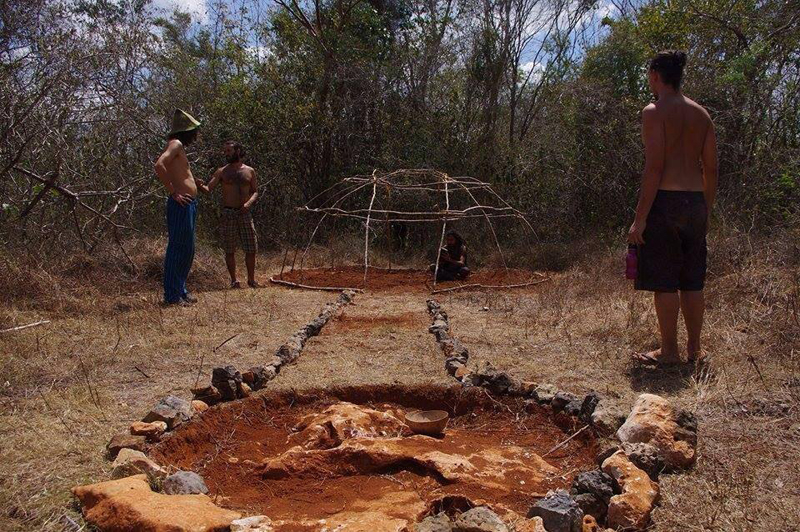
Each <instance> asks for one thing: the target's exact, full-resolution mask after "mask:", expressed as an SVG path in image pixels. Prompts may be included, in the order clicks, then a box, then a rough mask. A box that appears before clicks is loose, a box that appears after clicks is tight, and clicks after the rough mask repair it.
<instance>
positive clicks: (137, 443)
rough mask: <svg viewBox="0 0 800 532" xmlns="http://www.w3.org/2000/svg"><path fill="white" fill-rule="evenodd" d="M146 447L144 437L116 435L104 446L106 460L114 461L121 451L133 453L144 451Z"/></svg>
mask: <svg viewBox="0 0 800 532" xmlns="http://www.w3.org/2000/svg"><path fill="white" fill-rule="evenodd" d="M146 446H147V440H146V439H145V437H144V436H134V435H132V434H117V435H116V436H114V437H113V438H111V441H110V442H108V445H107V446H106V451H107V452H108V458H109V459H110V460H114V459H115V458H116V457H117V455H118V454H119V452H120V451H121V450H122V449H133V450H135V451H144V450H145V447H146Z"/></svg>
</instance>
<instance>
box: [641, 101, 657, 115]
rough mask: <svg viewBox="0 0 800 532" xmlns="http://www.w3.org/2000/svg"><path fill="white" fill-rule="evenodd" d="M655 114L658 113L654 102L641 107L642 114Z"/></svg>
mask: <svg viewBox="0 0 800 532" xmlns="http://www.w3.org/2000/svg"><path fill="white" fill-rule="evenodd" d="M656 114H658V106H657V105H656V102H652V103H649V104H647V105H646V106H645V107H644V109H642V116H655V115H656Z"/></svg>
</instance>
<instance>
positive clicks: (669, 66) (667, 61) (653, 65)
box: [650, 50, 686, 90]
mask: <svg viewBox="0 0 800 532" xmlns="http://www.w3.org/2000/svg"><path fill="white" fill-rule="evenodd" d="M684 65H686V52H682V51H680V50H664V51H663V52H658V53H657V54H656V56H655V57H654V58H652V59H651V60H650V70H655V71H656V72H658V75H659V76H661V79H662V81H663V82H664V83H666V84H667V85H671V86H672V87H673V88H674V89H675V90H679V89H680V88H681V81H682V80H683V67H684Z"/></svg>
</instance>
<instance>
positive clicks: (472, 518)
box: [453, 506, 508, 532]
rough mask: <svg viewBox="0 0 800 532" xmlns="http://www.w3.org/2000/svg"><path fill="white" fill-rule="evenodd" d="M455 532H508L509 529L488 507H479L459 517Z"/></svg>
mask: <svg viewBox="0 0 800 532" xmlns="http://www.w3.org/2000/svg"><path fill="white" fill-rule="evenodd" d="M453 530H454V531H457V532H508V527H507V526H506V524H505V523H503V520H502V519H500V518H499V517H498V516H497V514H496V513H494V512H493V511H491V510H490V509H489V508H488V507H486V506H477V507H475V508H473V509H471V510H468V511H466V512H464V513H463V514H461V515H459V516H458V519H456V522H455V526H454V527H453Z"/></svg>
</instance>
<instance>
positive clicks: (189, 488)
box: [164, 471, 208, 495]
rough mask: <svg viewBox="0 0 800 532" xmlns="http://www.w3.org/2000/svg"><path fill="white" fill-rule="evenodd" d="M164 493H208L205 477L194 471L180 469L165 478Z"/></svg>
mask: <svg viewBox="0 0 800 532" xmlns="http://www.w3.org/2000/svg"><path fill="white" fill-rule="evenodd" d="M164 493H166V494H167V495H195V494H198V493H205V494H207V493H208V487H206V483H205V481H203V477H201V476H200V475H198V474H197V473H194V472H193V471H178V472H177V473H173V474H171V475H170V476H168V477H167V478H165V479H164Z"/></svg>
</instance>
